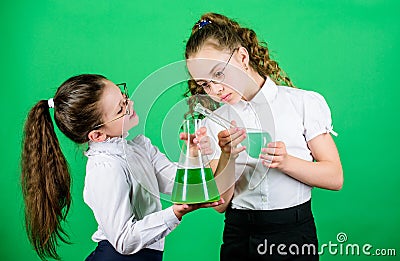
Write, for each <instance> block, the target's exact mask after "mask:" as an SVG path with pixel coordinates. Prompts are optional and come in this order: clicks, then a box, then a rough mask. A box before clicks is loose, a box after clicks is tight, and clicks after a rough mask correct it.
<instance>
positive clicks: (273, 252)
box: [220, 201, 319, 261]
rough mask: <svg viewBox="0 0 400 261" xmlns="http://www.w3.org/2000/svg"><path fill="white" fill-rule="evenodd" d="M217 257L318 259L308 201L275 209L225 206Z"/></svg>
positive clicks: (316, 240) (235, 258)
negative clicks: (226, 207)
mask: <svg viewBox="0 0 400 261" xmlns="http://www.w3.org/2000/svg"><path fill="white" fill-rule="evenodd" d="M220 258H221V260H222V261H228V260H229V261H234V260H269V261H270V260H277V261H278V260H298V261H300V260H305V261H306V260H307V261H313V260H319V256H318V239H317V234H316V229H315V223H314V217H313V215H312V212H311V201H308V202H306V203H303V204H301V205H298V206H295V207H291V208H286V209H278V210H239V209H232V208H228V209H227V211H226V213H225V228H224V234H223V244H222V246H221V252H220Z"/></svg>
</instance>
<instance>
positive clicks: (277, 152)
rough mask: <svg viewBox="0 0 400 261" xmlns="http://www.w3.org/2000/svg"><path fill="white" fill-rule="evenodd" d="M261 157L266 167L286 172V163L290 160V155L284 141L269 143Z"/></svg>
mask: <svg viewBox="0 0 400 261" xmlns="http://www.w3.org/2000/svg"><path fill="white" fill-rule="evenodd" d="M262 153H264V154H262V155H261V156H260V158H261V159H263V164H264V165H265V166H266V167H269V168H273V169H279V170H281V171H282V170H284V166H285V162H286V160H287V159H288V156H289V155H288V153H287V151H286V145H285V143H284V142H282V141H276V142H271V143H268V147H267V148H263V149H262Z"/></svg>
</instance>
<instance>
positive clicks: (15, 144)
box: [0, 0, 400, 261]
mask: <svg viewBox="0 0 400 261" xmlns="http://www.w3.org/2000/svg"><path fill="white" fill-rule="evenodd" d="M399 10H400V2H399V1H397V0H388V1H379V0H347V1H345V0H337V1H322V0H321V1H317V0H310V1H278V0H276V1H253V0H246V1H181V2H174V1H165V2H164V1H159V0H155V1H151V2H147V3H146V1H118V0H116V1H100V0H96V1H77V0H70V1H18V0H16V1H1V3H0V33H1V41H0V47H1V48H0V57H1V70H0V73H1V82H2V84H1V85H2V88H1V91H2V93H3V94H2V95H1V96H0V97H1V103H0V106H1V119H2V126H3V127H1V128H0V131H1V138H2V153H1V157H0V158H1V164H0V165H1V175H2V179H1V182H0V186H1V187H0V202H1V214H0V235H1V236H2V237H1V244H0V260H39V259H38V258H37V257H36V255H35V253H34V251H33V250H32V249H31V246H30V245H29V243H28V240H27V237H26V235H25V232H24V228H23V215H22V214H23V208H22V198H21V193H20V188H19V175H20V168H19V159H20V151H21V136H22V126H23V122H24V120H25V117H26V114H27V112H28V110H29V109H30V108H31V107H32V106H33V105H34V103H35V102H37V101H38V100H39V99H47V98H50V97H52V95H53V94H54V92H55V90H56V88H57V87H58V86H59V85H60V84H61V82H63V81H64V80H65V79H67V78H68V77H70V76H72V75H76V74H80V73H100V74H104V75H106V76H107V77H108V78H109V79H111V80H112V81H114V82H121V81H126V82H127V83H128V86H129V88H130V90H131V92H133V91H134V90H135V88H137V86H140V83H141V82H142V81H143V79H145V78H146V77H148V76H149V75H150V74H151V73H153V72H154V71H156V70H158V69H159V68H161V67H163V66H165V65H168V64H170V63H173V62H176V61H180V60H182V59H183V57H184V55H183V52H184V46H185V42H184V41H185V40H186V39H187V38H188V36H189V34H190V30H191V27H192V25H193V24H194V23H195V21H196V20H197V19H198V18H199V16H200V14H202V13H203V12H208V11H214V12H220V13H223V14H225V15H227V16H229V17H231V18H235V19H236V20H237V21H239V22H240V23H241V24H242V25H244V26H248V27H251V28H253V29H254V30H255V31H256V32H257V34H258V35H259V38H260V39H262V40H265V41H267V42H268V44H269V48H270V51H271V53H272V56H273V58H275V59H276V60H278V61H279V63H280V65H281V67H282V68H283V69H284V70H285V71H286V72H287V73H288V74H289V76H290V77H291V79H292V80H293V81H294V83H295V84H296V85H297V86H298V87H300V88H303V89H308V90H314V91H318V92H320V93H321V94H323V95H324V96H325V98H326V100H327V101H328V104H329V105H330V107H331V110H332V117H333V123H334V127H335V131H336V132H338V133H339V136H338V137H336V138H335V141H336V144H337V146H338V148H339V151H340V155H341V159H342V163H343V168H344V174H345V183H344V187H343V189H342V190H341V191H339V192H333V191H326V190H321V189H314V190H313V211H314V215H315V218H316V224H317V230H318V236H319V241H320V243H321V244H323V243H329V241H331V242H332V243H338V242H337V239H336V235H337V234H338V233H339V232H344V233H346V234H347V237H348V240H347V242H346V243H354V244H359V245H361V246H362V245H363V244H366V243H369V244H371V245H372V246H373V249H376V248H394V249H396V251H397V252H398V253H397V257H376V256H371V257H366V256H345V255H340V254H336V255H331V254H329V253H325V254H324V255H323V256H322V257H321V260H349V259H354V260H399V259H400V258H399V256H400V253H399V252H400V246H399V245H400V244H399V243H400V210H399V206H400V204H399V203H400V197H399V191H400V190H399V186H400V176H399V174H400V172H399V170H398V165H397V164H398V162H399V160H398V156H399V153H398V149H399V147H400V143H399V139H398V133H399V132H400V128H399V126H400V124H399V116H398V114H399V111H400V110H399V102H398V100H399V94H400V90H399V89H400V88H399V84H398V80H397V78H396V77H397V76H396V75H397V74H398V60H399V54H400V52H399V49H398V47H399V45H400V29H399V28H400V23H399V19H398V18H397V17H398V15H399V13H400V12H399ZM184 88H185V86H184V85H183V84H180V85H179V84H178V85H176V86H174V87H173V88H170V89H168V90H166V91H165V92H164V93H163V94H162V95H161V96H160V98H157V102H156V103H155V104H154V106H153V107H152V110H151V112H149V111H144V110H143V108H145V102H146V100H145V99H144V97H141V96H140V97H135V95H134V96H133V99H134V100H135V102H136V108H137V111H138V114H139V115H141V116H142V117H141V124H140V126H139V128H137V129H136V130H134V131H133V132H132V133H131V134H136V133H134V132H135V131H137V132H140V130H143V127H145V134H146V135H147V136H149V137H150V138H151V139H152V140H153V142H154V144H156V145H158V146H160V148H161V150H163V149H164V147H163V144H162V143H161V138H160V135H159V129H160V126H161V123H160V122H161V119H162V117H163V116H164V115H165V108H168V106H166V105H168V104H170V103H171V101H176V102H177V101H179V100H180V99H181V98H182V97H181V94H182V92H183V90H184ZM143 90H144V92H145V94H144V96H145V97H147V96H146V95H148V96H149V97H150V96H152V97H158V95H159V94H160V93H158V92H157V91H155V89H152V88H151V86H150V88H146V89H143ZM143 90H142V92H143ZM143 115H147V116H146V117H144V116H143ZM145 118H146V119H145ZM174 135H176V133H175V131H171V133H170V135H169V137H170V139H171V140H173V141H174V140H175V138H174ZM59 137H60V139H61V143H62V147H63V150H64V152H65V154H66V156H67V159H68V161H69V163H70V169H71V171H72V176H73V205H72V209H71V212H70V215H69V217H68V223H67V224H66V228H67V230H68V231H69V234H70V236H71V242H72V244H71V245H62V246H61V247H60V251H59V252H60V254H61V256H62V257H63V259H64V260H68V261H69V260H83V259H84V258H85V257H86V256H87V255H88V254H89V253H90V252H91V251H92V250H93V249H94V247H95V244H94V243H93V242H92V241H91V239H90V236H91V234H92V233H93V232H94V231H95V229H96V223H95V221H94V218H93V216H92V214H91V211H90V209H89V208H88V207H87V206H86V205H85V204H84V203H83V199H82V189H83V181H84V172H85V157H84V156H83V155H82V148H81V147H79V146H75V145H73V144H72V143H71V142H69V141H68V140H66V139H65V138H64V137H63V136H62V135H59ZM172 158H173V156H172ZM163 204H164V206H168V205H169V203H168V202H166V201H164V202H163ZM222 229H223V215H221V214H218V213H216V212H215V211H213V210H211V209H202V210H199V211H196V212H193V213H190V214H188V215H187V216H185V217H184V220H183V222H182V224H181V225H180V226H178V228H177V229H176V230H175V231H173V232H172V233H171V234H170V235H169V236H168V237H167V238H166V245H165V255H164V257H165V258H164V260H167V261H168V260H186V259H191V260H217V259H218V255H219V245H220V242H221V235H222Z"/></svg>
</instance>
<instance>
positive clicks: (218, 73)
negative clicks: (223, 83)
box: [215, 71, 224, 78]
mask: <svg viewBox="0 0 400 261" xmlns="http://www.w3.org/2000/svg"><path fill="white" fill-rule="evenodd" d="M222 75H224V73H223V72H222V71H218V72H215V77H217V78H219V77H221V76H222Z"/></svg>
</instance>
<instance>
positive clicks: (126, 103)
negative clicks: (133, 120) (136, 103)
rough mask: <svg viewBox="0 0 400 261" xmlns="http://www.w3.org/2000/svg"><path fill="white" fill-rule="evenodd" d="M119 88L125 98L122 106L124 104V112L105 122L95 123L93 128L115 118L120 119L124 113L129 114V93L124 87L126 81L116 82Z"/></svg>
mask: <svg viewBox="0 0 400 261" xmlns="http://www.w3.org/2000/svg"><path fill="white" fill-rule="evenodd" d="M116 85H117V86H118V87H119V88H120V90H121V93H122V95H123V96H124V98H125V100H124V106H125V111H124V113H123V114H121V115H120V116H118V117H117V118H115V119H112V120H110V121H107V122H105V123H102V124H99V125H96V126H95V127H94V129H97V128H99V127H101V126H104V125H106V124H108V123H111V122H113V121H116V120H119V119H121V118H122V117H124V116H125V115H129V114H130V113H131V112H130V109H129V106H128V105H129V101H130V100H129V93H128V88H127V87H126V83H119V84H116Z"/></svg>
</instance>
